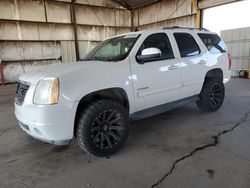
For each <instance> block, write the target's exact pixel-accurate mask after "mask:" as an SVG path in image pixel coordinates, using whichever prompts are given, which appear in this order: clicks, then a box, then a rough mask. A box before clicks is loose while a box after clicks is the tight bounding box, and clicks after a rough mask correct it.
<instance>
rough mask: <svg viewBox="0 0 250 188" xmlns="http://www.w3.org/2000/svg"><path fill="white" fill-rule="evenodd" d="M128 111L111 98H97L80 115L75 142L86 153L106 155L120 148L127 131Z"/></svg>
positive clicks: (126, 136) (124, 140) (125, 138)
mask: <svg viewBox="0 0 250 188" xmlns="http://www.w3.org/2000/svg"><path fill="white" fill-rule="evenodd" d="M128 122H129V117H128V111H127V109H126V108H125V107H123V106H122V105H121V104H120V103H118V102H115V101H112V100H108V99H107V100H106V99H105V100H98V101H95V102H93V103H92V104H90V105H89V106H88V107H87V108H86V109H85V110H84V111H83V112H82V114H81V115H80V117H79V121H78V125H77V130H76V131H77V132H76V135H77V142H78V144H79V146H80V147H81V148H82V149H83V150H84V151H86V152H87V153H89V154H91V155H94V156H98V157H107V156H110V155H112V154H114V153H116V152H117V151H118V150H120V149H121V148H122V146H123V145H124V144H125V142H126V140H127V138H128V133H129V123H128Z"/></svg>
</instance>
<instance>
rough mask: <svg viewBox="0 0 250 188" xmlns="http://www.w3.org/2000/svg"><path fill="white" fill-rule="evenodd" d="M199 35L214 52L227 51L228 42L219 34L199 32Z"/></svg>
mask: <svg viewBox="0 0 250 188" xmlns="http://www.w3.org/2000/svg"><path fill="white" fill-rule="evenodd" d="M198 36H199V37H200V39H201V40H202V42H203V43H204V44H205V45H206V47H207V49H208V50H209V51H210V52H211V53H212V54H218V53H225V52H227V47H226V44H225V43H224V41H223V40H221V38H220V37H219V36H218V35H216V34H203V33H198Z"/></svg>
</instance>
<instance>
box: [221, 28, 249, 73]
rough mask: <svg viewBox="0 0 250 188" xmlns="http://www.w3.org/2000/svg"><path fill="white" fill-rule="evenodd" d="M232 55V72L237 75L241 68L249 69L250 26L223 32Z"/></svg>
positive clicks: (222, 34) (222, 35)
mask: <svg viewBox="0 0 250 188" xmlns="http://www.w3.org/2000/svg"><path fill="white" fill-rule="evenodd" d="M221 37H222V38H223V40H224V41H225V43H226V44H227V47H228V50H229V52H230V53H231V55H232V61H233V63H232V73H233V76H237V74H238V72H239V71H240V70H248V62H249V60H250V27H247V28H240V29H231V30H226V31H222V32H221Z"/></svg>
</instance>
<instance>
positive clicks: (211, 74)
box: [204, 68, 223, 82]
mask: <svg viewBox="0 0 250 188" xmlns="http://www.w3.org/2000/svg"><path fill="white" fill-rule="evenodd" d="M211 78H218V79H219V80H220V81H221V82H223V71H222V69H221V68H215V69H211V70H209V71H208V72H207V73H206V76H205V80H204V81H206V79H211Z"/></svg>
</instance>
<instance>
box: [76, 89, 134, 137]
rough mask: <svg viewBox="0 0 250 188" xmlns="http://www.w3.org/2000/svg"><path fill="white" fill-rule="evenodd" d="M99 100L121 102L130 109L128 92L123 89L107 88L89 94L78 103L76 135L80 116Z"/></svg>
mask: <svg viewBox="0 0 250 188" xmlns="http://www.w3.org/2000/svg"><path fill="white" fill-rule="evenodd" d="M99 99H111V100H115V101H117V102H119V103H120V104H122V105H123V106H124V107H125V108H127V109H128V112H129V109H130V106H129V104H130V103H129V99H128V95H127V93H126V91H125V90H124V89H123V88H118V87H116V88H107V89H102V90H98V91H94V92H92V93H89V94H87V95H85V96H83V97H82V98H81V100H80V101H79V103H78V106H77V109H76V113H75V121H74V135H75V132H76V127H77V123H78V119H79V116H80V115H81V112H82V111H83V110H84V109H85V108H86V107H87V106H88V105H90V104H91V103H92V102H93V101H95V100H99Z"/></svg>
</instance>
